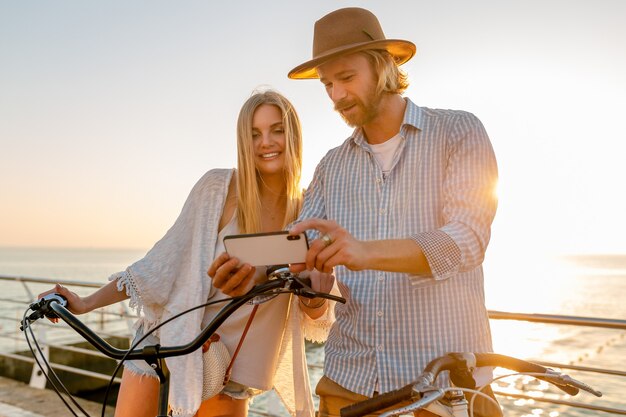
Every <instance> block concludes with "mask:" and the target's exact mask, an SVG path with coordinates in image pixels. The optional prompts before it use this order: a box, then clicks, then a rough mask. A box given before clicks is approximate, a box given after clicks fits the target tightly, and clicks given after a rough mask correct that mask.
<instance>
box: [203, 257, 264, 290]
mask: <svg viewBox="0 0 626 417" xmlns="http://www.w3.org/2000/svg"><path fill="white" fill-rule="evenodd" d="M238 265H239V259H237V258H231V257H230V256H229V255H228V254H227V253H226V252H224V253H222V254H220V256H218V257H217V258H215V260H214V261H213V263H212V264H211V266H210V267H209V270H208V271H207V274H208V275H209V276H210V277H211V278H213V286H214V287H215V288H218V289H220V290H221V291H222V292H223V293H224V294H226V295H229V296H231V297H237V296H240V295H244V294H245V293H247V292H248V291H250V290H251V289H252V287H254V286H255V285H256V284H257V283H256V282H255V280H254V274H255V272H256V268H254V267H253V266H251V265H249V264H243V265H241V267H238Z"/></svg>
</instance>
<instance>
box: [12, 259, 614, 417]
mask: <svg viewBox="0 0 626 417" xmlns="http://www.w3.org/2000/svg"><path fill="white" fill-rule="evenodd" d="M146 251H147V250H146V249H115V248H105V249H102V248H42V247H31V248H29V247H0V275H4V276H14V277H28V278H48V279H58V280H78V281H88V282H93V283H100V284H102V285H104V284H106V283H107V278H108V277H109V276H110V275H111V274H113V273H115V272H118V271H121V270H124V269H125V268H126V266H128V265H129V264H131V263H132V262H134V261H135V260H138V259H140V258H141V257H142V256H143V255H144V254H145V253H146ZM494 258H496V256H491V257H490V256H489V255H488V257H487V261H486V262H485V265H484V269H485V293H486V304H487V307H488V309H490V310H498V311H510V312H519V313H543V314H559V315H572V316H579V317H594V318H612V319H621V320H623V319H626V303H624V294H626V254H572V255H559V256H552V257H550V256H546V257H542V258H541V259H539V258H537V259H535V260H533V263H532V264H529V265H528V266H526V267H524V265H519V264H511V261H510V260H507V261H502V262H500V263H498V262H495V261H496V260H497V259H494ZM3 285H6V287H7V288H9V287H10V286H9V285H8V284H7V283H6V282H5V283H4V284H3ZM14 287H15V288H9V289H8V290H7V291H8V293H9V295H10V294H15V296H16V297H18V298H20V299H23V298H24V297H25V295H24V293H23V290H22V289H21V288H20V286H19V285H14ZM48 288H50V286H49V285H45V284H35V285H32V289H33V292H35V291H43V290H45V289H48ZM81 291H82V292H86V293H88V292H91V291H92V290H90V289H82V290H81ZM2 304H3V305H0V311H1V312H2V315H3V316H11V315H12V314H15V313H14V312H13V311H14V310H15V306H14V305H7V304H6V303H2ZM12 325H13V324H8V322H6V321H0V328H3V331H5V332H6V331H7V330H8V327H9V326H12ZM491 327H492V334H493V340H494V351H495V352H497V353H502V354H506V355H510V356H516V357H520V358H523V359H528V360H542V361H550V362H558V363H562V364H572V365H579V366H594V367H601V368H605V369H615V370H621V371H625V369H624V363H626V337H625V333H626V332H624V331H619V330H611V329H601V328H592V327H575V326H565V325H543V324H538V323H527V322H512V321H503V320H492V321H491ZM307 356H308V358H309V362H310V363H314V364H317V365H319V364H322V363H323V347H322V346H315V345H310V346H309V348H308V351H307ZM568 373H570V374H571V375H572V376H573V377H575V378H579V379H581V380H583V381H584V382H587V383H589V384H590V385H592V386H593V387H594V388H597V389H599V390H600V391H602V392H603V393H604V394H605V396H604V397H603V398H601V399H595V397H592V396H591V395H588V394H586V393H581V394H579V395H578V396H576V397H573V398H571V400H573V401H577V402H583V403H594V404H601V405H603V406H607V407H615V408H620V407H621V408H626V401H625V400H624V399H623V398H622V397H623V395H622V392H623V391H624V390H626V381H625V380H624V378H623V377H622V378H618V377H616V376H610V375H600V374H591V375H590V374H580V373H576V372H574V371H572V372H568ZM320 377H321V370H320V369H319V368H317V369H313V370H312V371H311V382H312V383H313V384H315V383H316V381H317V380H318V379H319V378H320ZM497 384H500V385H498V387H499V388H502V390H506V389H517V390H518V391H520V392H524V391H525V392H526V393H528V391H527V390H528V387H529V386H531V387H532V390H533V391H534V392H539V393H540V394H541V395H546V396H550V395H556V394H553V393H555V392H558V391H554V390H552V389H549V388H548V387H544V386H543V385H537V386H532V384H531V385H527V384H529V382H528V381H526V382H522V380H520V379H517V380H514V381H512V382H498V383H497ZM522 385H524V386H525V389H524V390H522V389H521V388H522ZM273 395H274V394H273V393H271V392H270V393H268V394H263V395H262V396H261V397H260V398H259V399H258V400H257V401H255V406H257V407H259V406H260V407H263V408H267V409H268V410H266V411H269V412H271V413H273V414H278V415H286V414H285V413H284V411H281V410H280V409H276V406H275V405H274V404H275V398H274V397H273ZM501 403H502V404H503V405H504V406H505V407H506V409H507V416H514V417H523V416H534V415H538V413H539V411H536V410H539V409H543V410H544V414H543V415H549V416H550V417H556V416H559V415H567V416H581V417H582V416H586V417H588V416H592V415H597V414H595V412H592V411H588V410H587V411H586V410H579V409H572V408H567V407H565V406H562V405H543V404H537V403H533V402H532V401H521V400H509V399H502V397H501ZM265 404H267V406H265ZM534 410H535V411H534Z"/></svg>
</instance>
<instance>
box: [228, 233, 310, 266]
mask: <svg viewBox="0 0 626 417" xmlns="http://www.w3.org/2000/svg"><path fill="white" fill-rule="evenodd" d="M224 246H225V247H226V252H227V253H228V254H229V255H230V256H232V257H235V258H237V259H239V261H240V264H250V265H252V266H269V265H285V264H296V263H304V262H305V259H306V252H307V250H308V249H309V242H308V240H307V238H306V234H304V233H301V234H299V235H295V236H290V235H289V232H287V231H281V232H269V233H251V234H243V235H228V236H225V237H224Z"/></svg>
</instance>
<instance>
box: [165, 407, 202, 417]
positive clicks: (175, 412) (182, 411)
mask: <svg viewBox="0 0 626 417" xmlns="http://www.w3.org/2000/svg"><path fill="white" fill-rule="evenodd" d="M196 411H197V410H196ZM196 411H192V410H185V409H183V408H182V407H177V408H172V410H171V413H172V414H171V415H172V416H184V417H190V416H193V415H195V414H196Z"/></svg>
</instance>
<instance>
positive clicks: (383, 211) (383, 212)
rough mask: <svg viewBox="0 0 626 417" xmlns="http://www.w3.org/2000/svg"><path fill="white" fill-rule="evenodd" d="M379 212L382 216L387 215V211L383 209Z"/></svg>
mask: <svg viewBox="0 0 626 417" xmlns="http://www.w3.org/2000/svg"><path fill="white" fill-rule="evenodd" d="M378 212H379V213H380V214H381V215H382V214H385V213H387V209H384V208H383V209H380V210H378Z"/></svg>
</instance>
